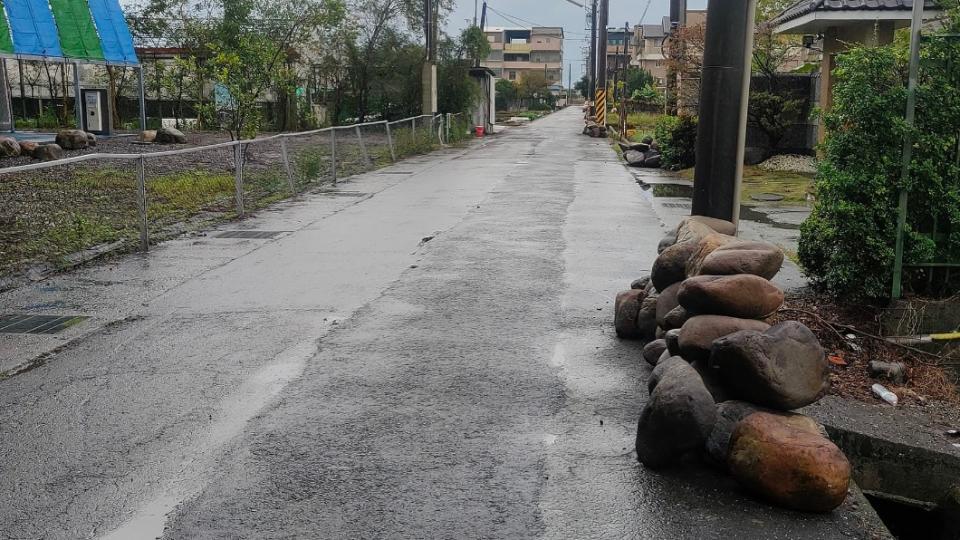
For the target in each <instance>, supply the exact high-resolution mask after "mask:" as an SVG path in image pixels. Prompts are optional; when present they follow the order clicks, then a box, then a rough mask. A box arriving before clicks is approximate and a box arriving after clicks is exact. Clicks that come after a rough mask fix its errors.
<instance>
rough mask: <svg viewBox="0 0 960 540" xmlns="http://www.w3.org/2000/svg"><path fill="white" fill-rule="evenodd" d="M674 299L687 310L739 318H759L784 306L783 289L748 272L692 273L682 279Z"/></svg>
mask: <svg viewBox="0 0 960 540" xmlns="http://www.w3.org/2000/svg"><path fill="white" fill-rule="evenodd" d="M677 298H678V299H679V301H680V305H681V306H683V307H684V309H686V310H687V311H692V312H694V313H703V314H709V315H728V316H730V317H738V318H741V319H762V318H765V317H768V316H769V315H771V314H772V313H774V312H776V311H777V310H778V309H779V308H780V306H781V305H783V291H781V290H780V289H779V288H777V286H775V285H774V284H772V283H770V282H769V281H767V280H766V279H763V278H762V277H759V276H754V275H750V274H737V275H734V276H695V277H692V278H690V279H687V280H686V281H684V282H683V285H682V286H681V287H680V292H679V293H678V295H677Z"/></svg>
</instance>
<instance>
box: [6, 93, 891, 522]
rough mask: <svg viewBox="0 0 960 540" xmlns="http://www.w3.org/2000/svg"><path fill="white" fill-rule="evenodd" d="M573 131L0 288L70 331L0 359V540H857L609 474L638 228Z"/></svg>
mask: <svg viewBox="0 0 960 540" xmlns="http://www.w3.org/2000/svg"><path fill="white" fill-rule="evenodd" d="M579 117H580V114H579V112H578V111H576V110H574V109H568V110H566V111H563V112H561V113H558V114H555V115H553V116H551V117H548V118H546V119H544V120H541V121H538V122H536V123H534V124H533V125H531V126H529V127H524V128H517V129H513V130H510V131H509V132H508V133H506V134H503V135H500V136H498V137H495V138H491V139H488V140H487V141H485V142H484V143H483V144H481V145H474V146H473V147H472V148H470V149H469V150H466V151H463V150H456V151H453V150H451V151H446V152H440V153H438V154H434V155H431V156H425V157H422V158H418V159H415V160H411V161H409V162H404V163H400V164H397V165H395V166H393V167H391V168H390V169H388V170H386V171H381V172H379V173H371V174H367V175H363V176H360V177H356V178H354V179H352V180H351V181H350V182H347V183H344V184H343V185H341V186H339V189H340V190H341V192H340V193H339V194H318V195H313V196H308V197H304V198H302V199H300V200H297V201H294V202H291V203H287V204H283V205H280V206H278V207H277V208H275V209H273V210H271V211H268V212H263V213H262V214H261V215H259V216H257V217H256V218H254V219H252V220H250V221H247V222H244V223H243V224H242V225H241V226H242V227H249V228H255V229H258V230H272V231H286V232H284V233H283V234H280V235H278V237H277V238H276V239H273V240H255V241H254V240H241V241H236V240H232V241H229V242H227V241H223V240H218V239H215V238H213V237H206V238H200V239H184V240H180V241H176V242H171V243H169V244H167V245H165V246H163V247H161V248H159V249H157V250H154V252H152V253H151V254H150V255H146V256H135V257H128V258H125V259H124V260H121V261H115V262H112V263H108V264H102V265H98V266H95V267H91V268H87V269H83V270H81V271H78V272H75V273H73V274H71V275H67V276H61V277H58V278H55V279H53V280H50V281H48V282H45V283H43V284H37V285H34V286H32V287H28V288H25V289H20V290H16V291H11V292H9V293H7V294H4V295H3V296H2V297H0V305H2V307H3V309H4V310H10V311H15V310H23V309H26V308H28V307H30V306H42V307H44V308H45V309H48V310H50V309H53V310H55V311H58V312H70V313H83V314H88V315H91V317H92V318H91V319H90V321H88V322H87V323H85V325H86V326H85V328H79V329H75V330H72V332H73V333H71V334H68V335H67V336H66V337H62V338H59V339H60V340H61V341H56V339H54V338H25V337H19V338H10V339H8V340H7V341H5V342H0V352H7V353H8V356H9V357H11V358H22V359H26V360H29V358H30V357H31V355H30V354H28V352H30V351H25V348H32V349H31V350H32V352H45V351H49V354H48V355H47V356H46V357H44V358H43V359H42V360H41V361H35V362H34V363H33V364H28V365H31V366H33V368H32V369H30V370H28V371H26V372H24V373H21V374H19V375H16V376H13V377H11V378H9V379H6V380H3V381H0V456H2V462H0V463H2V465H0V537H4V538H98V537H110V538H155V537H161V536H162V537H164V538H171V539H172V538H533V537H536V538H730V537H734V536H735V537H738V538H757V539H760V538H764V539H766V538H782V539H788V538H851V537H852V538H870V537H871V535H872V532H873V529H872V527H874V525H875V522H874V521H872V520H873V519H875V516H873V515H872V514H871V513H870V512H869V511H866V509H865V508H863V504H862V502H861V501H860V500H853V502H852V503H851V504H848V505H847V506H846V507H845V508H844V509H843V510H842V511H839V512H836V513H834V514H833V515H830V516H805V515H800V514H794V513H791V512H786V511H781V510H776V509H771V508H768V507H767V506H765V505H762V504H759V503H756V502H754V501H752V500H751V499H749V498H747V497H745V496H744V495H742V494H741V493H740V492H739V491H737V489H736V487H735V486H734V485H733V483H732V482H731V481H730V480H729V479H727V478H726V477H724V476H723V475H721V474H719V473H718V472H715V471H712V470H709V469H706V468H703V467H702V466H699V465H688V466H684V467H681V468H679V469H677V470H674V471H669V472H664V473H653V472H650V471H647V470H645V469H643V468H642V467H641V466H639V465H638V464H637V463H636V458H635V456H634V455H633V454H632V446H633V441H632V439H633V436H634V433H635V422H636V419H637V417H638V414H639V410H640V407H641V405H642V403H643V401H644V400H645V399H646V392H645V386H646V383H645V381H646V377H647V376H648V375H649V370H648V369H647V368H646V367H644V366H642V365H641V362H640V361H639V355H638V353H639V346H638V345H637V344H634V343H624V342H620V341H618V340H617V339H616V338H615V337H614V335H613V330H612V324H611V320H612V299H613V297H614V295H615V293H616V291H617V290H619V289H621V288H623V287H625V286H627V284H629V282H630V281H631V280H632V279H633V278H635V277H639V275H641V274H643V273H644V272H645V270H646V269H647V268H649V266H650V264H651V263H652V260H653V256H654V255H655V253H656V249H655V247H656V243H657V241H658V239H659V237H660V236H661V234H662V231H663V225H664V224H663V223H661V221H660V219H659V218H658V217H657V215H656V214H655V213H654V212H652V211H651V207H650V203H649V201H648V200H647V199H646V198H645V197H644V196H643V195H642V194H641V193H640V191H639V188H638V187H637V185H636V184H635V183H634V181H633V179H632V177H631V176H630V175H629V174H628V173H627V172H626V171H625V170H624V169H623V168H622V167H621V166H620V165H619V164H618V163H617V162H616V156H615V155H614V153H613V151H612V150H611V149H610V147H609V146H608V145H606V144H605V143H603V142H599V141H594V140H591V139H587V138H584V137H582V136H580V135H578V134H577V133H578V130H579V126H580V120H579ZM227 228H238V225H236V224H234V225H233V226H232V227H225V229H227ZM428 239H429V240H428ZM51 306H52V307H51ZM0 339H7V338H0ZM30 339H35V341H30ZM44 340H45V341H44ZM26 360H25V361H26Z"/></svg>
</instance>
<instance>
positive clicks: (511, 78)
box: [510, 71, 517, 81]
mask: <svg viewBox="0 0 960 540" xmlns="http://www.w3.org/2000/svg"><path fill="white" fill-rule="evenodd" d="M510 80H511V81H515V80H517V72H516V71H511V72H510Z"/></svg>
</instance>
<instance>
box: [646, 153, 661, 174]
mask: <svg viewBox="0 0 960 540" xmlns="http://www.w3.org/2000/svg"><path fill="white" fill-rule="evenodd" d="M662 163H663V156H661V155H660V153H659V152H657V151H656V150H651V151H650V152H648V153H647V158H646V159H645V160H643V166H644V167H648V168H650V169H659V168H660V165H661V164H662Z"/></svg>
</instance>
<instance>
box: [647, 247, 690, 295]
mask: <svg viewBox="0 0 960 540" xmlns="http://www.w3.org/2000/svg"><path fill="white" fill-rule="evenodd" d="M696 250H697V243H696V242H678V243H676V244H674V245H672V246H670V247H668V248H667V249H665V250H663V253H661V254H660V255H659V256H657V260H656V261H654V263H653V269H652V270H651V272H650V279H652V280H653V286H654V287H656V289H657V290H658V291H663V290H666V288H667V287H669V286H670V285H673V284H674V283H677V282H680V281H683V280H684V279H686V277H687V261H688V260H690V257H691V256H692V255H693V254H694V252H695V251H696Z"/></svg>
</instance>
